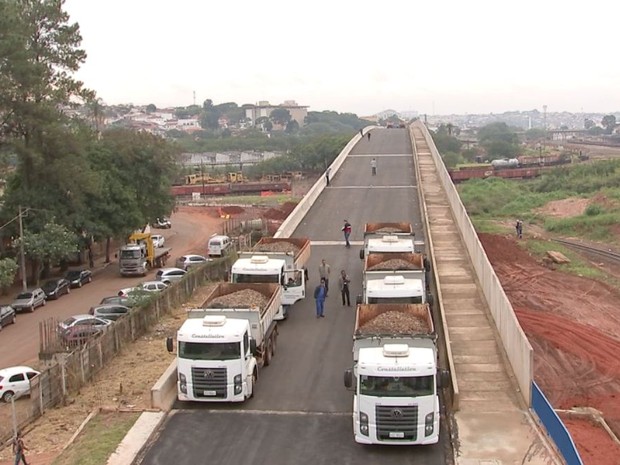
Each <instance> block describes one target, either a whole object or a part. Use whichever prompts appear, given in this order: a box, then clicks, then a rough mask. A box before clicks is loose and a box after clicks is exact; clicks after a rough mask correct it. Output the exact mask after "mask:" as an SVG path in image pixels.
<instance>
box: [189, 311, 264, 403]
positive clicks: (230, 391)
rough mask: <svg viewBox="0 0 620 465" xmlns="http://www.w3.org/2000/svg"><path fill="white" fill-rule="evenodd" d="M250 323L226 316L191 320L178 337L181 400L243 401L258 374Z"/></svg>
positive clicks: (250, 390) (249, 395) (248, 395)
mask: <svg viewBox="0 0 620 465" xmlns="http://www.w3.org/2000/svg"><path fill="white" fill-rule="evenodd" d="M251 355H252V351H251V337H250V323H249V321H248V320H245V319H234V318H228V317H227V316H224V315H207V316H204V317H203V318H191V317H190V318H188V319H187V320H186V322H185V323H184V324H183V326H182V327H181V329H180V330H179V332H178V334H177V371H178V377H177V384H178V386H177V387H178V389H177V391H178V398H179V400H184V401H192V400H193V401H200V400H209V401H211V402H243V401H244V400H245V399H247V398H248V397H251V396H252V394H253V387H254V381H255V378H256V376H257V375H256V373H257V366H256V360H255V359H254V357H252V356H251Z"/></svg>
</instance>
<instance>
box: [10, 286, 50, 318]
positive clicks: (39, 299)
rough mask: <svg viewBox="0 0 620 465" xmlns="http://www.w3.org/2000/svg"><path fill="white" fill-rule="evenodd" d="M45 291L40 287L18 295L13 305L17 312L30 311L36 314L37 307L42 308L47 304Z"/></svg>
mask: <svg viewBox="0 0 620 465" xmlns="http://www.w3.org/2000/svg"><path fill="white" fill-rule="evenodd" d="M45 299H46V296H45V291H44V290H43V289H41V288H40V287H37V288H35V289H30V290H29V291H25V292H22V293H20V294H17V297H15V300H14V301H13V303H12V304H11V307H13V308H14V309H15V310H16V311H18V312H19V311H22V310H28V311H29V312H34V311H35V309H36V308H37V307H42V306H44V305H45V304H46V301H45Z"/></svg>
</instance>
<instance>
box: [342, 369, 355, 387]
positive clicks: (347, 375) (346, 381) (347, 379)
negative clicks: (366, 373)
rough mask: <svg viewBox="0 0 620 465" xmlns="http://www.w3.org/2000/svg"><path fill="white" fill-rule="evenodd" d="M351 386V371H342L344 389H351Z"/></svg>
mask: <svg viewBox="0 0 620 465" xmlns="http://www.w3.org/2000/svg"><path fill="white" fill-rule="evenodd" d="M351 386H353V371H351V369H350V368H348V369H346V370H344V387H346V388H347V389H351Z"/></svg>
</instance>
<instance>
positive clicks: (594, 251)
mask: <svg viewBox="0 0 620 465" xmlns="http://www.w3.org/2000/svg"><path fill="white" fill-rule="evenodd" d="M553 241H554V242H557V243H559V244H562V245H564V246H565V247H568V248H570V249H573V250H576V251H578V252H585V253H588V254H591V255H595V256H597V257H600V258H604V259H606V260H609V261H612V262H614V263H617V264H620V253H618V252H614V251H612V250H609V249H602V248H598V247H592V246H589V245H585V244H582V243H580V242H575V241H569V240H566V239H553Z"/></svg>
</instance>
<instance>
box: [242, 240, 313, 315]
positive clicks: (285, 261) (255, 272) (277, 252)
mask: <svg viewBox="0 0 620 465" xmlns="http://www.w3.org/2000/svg"><path fill="white" fill-rule="evenodd" d="M308 260H310V240H309V239H307V238H294V237H290V238H274V237H264V238H262V239H261V240H260V241H258V242H257V244H256V245H255V246H254V247H253V248H252V250H251V251H249V252H240V253H239V258H238V259H237V260H236V261H235V263H234V264H233V266H232V269H231V274H230V281H231V282H233V283H279V284H280V285H281V286H282V312H281V313H280V314H278V315H277V317H276V319H278V320H280V319H284V318H286V316H287V314H288V309H289V307H290V306H291V305H293V304H294V303H295V302H297V301H298V300H301V299H304V298H305V297H306V282H307V280H308V269H307V267H306V264H307V263H308Z"/></svg>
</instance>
